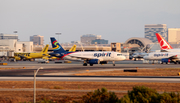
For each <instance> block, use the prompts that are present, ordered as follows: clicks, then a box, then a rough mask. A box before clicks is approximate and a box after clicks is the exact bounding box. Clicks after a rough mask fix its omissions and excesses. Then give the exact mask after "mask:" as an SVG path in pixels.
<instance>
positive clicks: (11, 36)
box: [0, 33, 18, 40]
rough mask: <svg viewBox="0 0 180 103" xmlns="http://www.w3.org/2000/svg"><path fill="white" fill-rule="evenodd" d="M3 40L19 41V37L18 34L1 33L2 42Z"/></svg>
mask: <svg viewBox="0 0 180 103" xmlns="http://www.w3.org/2000/svg"><path fill="white" fill-rule="evenodd" d="M1 39H16V40H18V35H17V34H3V33H0V40H1Z"/></svg>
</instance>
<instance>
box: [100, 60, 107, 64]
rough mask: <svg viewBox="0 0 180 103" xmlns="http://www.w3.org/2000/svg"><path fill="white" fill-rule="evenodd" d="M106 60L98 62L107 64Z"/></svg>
mask: <svg viewBox="0 0 180 103" xmlns="http://www.w3.org/2000/svg"><path fill="white" fill-rule="evenodd" d="M107 63H108V62H107V61H101V62H100V64H107Z"/></svg>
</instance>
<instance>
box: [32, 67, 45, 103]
mask: <svg viewBox="0 0 180 103" xmlns="http://www.w3.org/2000/svg"><path fill="white" fill-rule="evenodd" d="M39 69H43V67H39V68H38V69H37V70H34V103H36V75H37V73H38V71H39Z"/></svg>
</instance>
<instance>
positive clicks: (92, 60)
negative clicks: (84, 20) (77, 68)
mask: <svg viewBox="0 0 180 103" xmlns="http://www.w3.org/2000/svg"><path fill="white" fill-rule="evenodd" d="M50 39H51V43H52V47H53V51H54V52H53V53H49V55H52V56H56V57H59V58H61V59H68V60H79V59H81V60H83V61H84V64H83V66H87V64H90V66H93V64H107V63H108V62H109V61H112V62H113V66H115V61H122V60H125V59H126V57H125V56H123V55H122V54H121V53H119V52H100V51H93V52H68V51H65V50H64V49H63V48H62V46H61V45H60V44H59V43H58V42H57V40H56V39H55V38H54V37H51V38H50Z"/></svg>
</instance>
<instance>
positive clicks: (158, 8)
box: [0, 0, 180, 43]
mask: <svg viewBox="0 0 180 103" xmlns="http://www.w3.org/2000/svg"><path fill="white" fill-rule="evenodd" d="M179 4H180V0H0V33H7V34H13V31H18V35H19V39H20V41H29V37H30V36H32V35H42V36H44V39H45V43H49V42H50V39H49V38H50V37H56V39H58V36H57V35H55V33H62V35H60V36H59V40H60V43H62V42H63V43H64V42H70V41H77V40H78V41H80V36H81V35H84V34H96V35H102V39H106V40H109V42H125V41H126V40H127V39H129V38H131V37H144V25H145V24H167V27H168V28H180V5H179Z"/></svg>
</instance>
